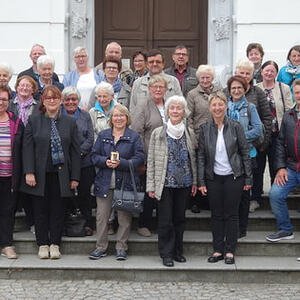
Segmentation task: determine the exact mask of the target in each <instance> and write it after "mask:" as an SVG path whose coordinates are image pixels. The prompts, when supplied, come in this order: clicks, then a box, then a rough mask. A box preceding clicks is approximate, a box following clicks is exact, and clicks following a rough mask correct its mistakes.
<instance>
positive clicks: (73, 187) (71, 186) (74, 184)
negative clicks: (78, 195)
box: [70, 180, 79, 190]
mask: <svg viewBox="0 0 300 300" xmlns="http://www.w3.org/2000/svg"><path fill="white" fill-rule="evenodd" d="M78 184H79V182H78V181H76V180H71V181H70V189H71V190H75V189H76V188H77V187H78Z"/></svg>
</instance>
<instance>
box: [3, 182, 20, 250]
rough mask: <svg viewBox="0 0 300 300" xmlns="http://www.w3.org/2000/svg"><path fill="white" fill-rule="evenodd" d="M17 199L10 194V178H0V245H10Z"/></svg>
mask: <svg viewBox="0 0 300 300" xmlns="http://www.w3.org/2000/svg"><path fill="white" fill-rule="evenodd" d="M16 199H17V197H15V195H14V194H13V193H12V192H11V177H0V244H1V246H2V247H7V246H11V245H12V240H13V227H14V214H15V209H16V203H17V200H16Z"/></svg>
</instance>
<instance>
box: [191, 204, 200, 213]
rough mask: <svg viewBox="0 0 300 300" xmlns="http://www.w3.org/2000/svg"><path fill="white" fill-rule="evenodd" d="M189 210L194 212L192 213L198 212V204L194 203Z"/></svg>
mask: <svg viewBox="0 0 300 300" xmlns="http://www.w3.org/2000/svg"><path fill="white" fill-rule="evenodd" d="M191 211H192V212H193V213H194V214H199V213H200V208H199V207H198V205H196V204H194V205H193V206H192V208H191Z"/></svg>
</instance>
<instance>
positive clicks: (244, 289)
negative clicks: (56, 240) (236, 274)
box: [0, 280, 300, 300]
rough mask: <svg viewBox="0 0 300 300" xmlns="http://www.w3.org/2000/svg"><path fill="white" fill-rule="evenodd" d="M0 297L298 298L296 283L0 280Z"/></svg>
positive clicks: (298, 292) (299, 292)
mask: <svg viewBox="0 0 300 300" xmlns="http://www.w3.org/2000/svg"><path fill="white" fill-rule="evenodd" d="M0 299H1V300H2V299H52V300H56V299H85V300H89V299H151V300H153V299H164V300H166V299H180V300H182V299H217V300H219V299H220V300H222V299H231V300H234V299H238V300H242V299H243V300H244V299H249V300H250V299H251V300H253V299H272V300H274V299H280V300H294V299H300V285H297V284H284V285H283V284H209V283H205V284H204V283H196V282H181V283H173V282H169V283H153V282H151V283H150V282H141V283H139V282H126V281H124V282H123V281H102V280H85V281H84V280H83V281H81V282H80V281H49V280H0Z"/></svg>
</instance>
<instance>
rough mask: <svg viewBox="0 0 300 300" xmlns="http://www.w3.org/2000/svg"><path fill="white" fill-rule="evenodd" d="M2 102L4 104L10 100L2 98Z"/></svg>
mask: <svg viewBox="0 0 300 300" xmlns="http://www.w3.org/2000/svg"><path fill="white" fill-rule="evenodd" d="M0 101H2V102H8V101H9V99H6V98H0Z"/></svg>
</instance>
